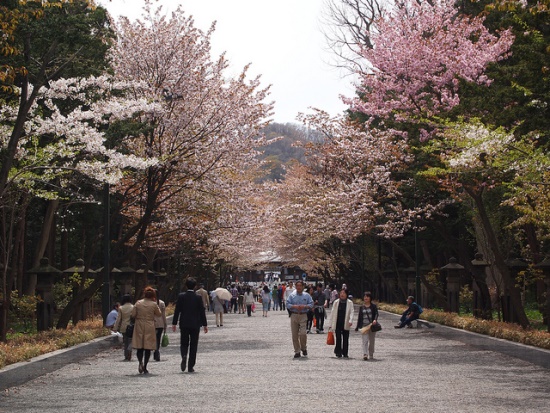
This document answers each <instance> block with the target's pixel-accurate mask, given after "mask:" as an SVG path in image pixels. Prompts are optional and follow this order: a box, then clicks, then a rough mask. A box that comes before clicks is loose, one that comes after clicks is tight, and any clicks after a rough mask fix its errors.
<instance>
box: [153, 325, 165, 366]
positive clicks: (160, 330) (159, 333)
mask: <svg viewBox="0 0 550 413" xmlns="http://www.w3.org/2000/svg"><path fill="white" fill-rule="evenodd" d="M156 333H157V348H156V349H155V353H154V354H153V359H155V360H156V361H160V351H159V350H160V340H161V339H162V333H164V328H163V327H160V328H157V329H156Z"/></svg>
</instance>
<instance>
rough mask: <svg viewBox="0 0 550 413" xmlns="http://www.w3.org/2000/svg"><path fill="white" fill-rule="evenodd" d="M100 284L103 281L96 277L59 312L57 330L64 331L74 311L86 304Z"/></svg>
mask: <svg viewBox="0 0 550 413" xmlns="http://www.w3.org/2000/svg"><path fill="white" fill-rule="evenodd" d="M102 283H103V279H102V278H101V277H96V278H95V279H94V281H93V282H92V283H91V284H90V286H89V287H88V288H86V289H85V290H83V291H81V292H80V293H78V294H76V295H75V296H74V297H73V298H72V299H71V301H69V303H68V304H67V306H66V307H65V308H64V309H63V311H62V312H61V315H60V316H59V320H58V321H57V328H62V329H66V328H67V326H68V325H69V321H71V318H72V316H73V313H74V309H75V308H80V307H81V306H82V305H83V304H84V303H86V302H88V301H89V300H90V299H91V298H92V297H93V295H94V294H95V293H96V292H97V291H98V290H99V289H100V288H101V284H102Z"/></svg>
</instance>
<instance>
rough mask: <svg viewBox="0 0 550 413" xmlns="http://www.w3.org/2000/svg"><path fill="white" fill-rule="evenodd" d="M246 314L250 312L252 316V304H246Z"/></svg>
mask: <svg viewBox="0 0 550 413" xmlns="http://www.w3.org/2000/svg"><path fill="white" fill-rule="evenodd" d="M246 314H248V316H249V317H250V316H252V304H250V305H247V306H246Z"/></svg>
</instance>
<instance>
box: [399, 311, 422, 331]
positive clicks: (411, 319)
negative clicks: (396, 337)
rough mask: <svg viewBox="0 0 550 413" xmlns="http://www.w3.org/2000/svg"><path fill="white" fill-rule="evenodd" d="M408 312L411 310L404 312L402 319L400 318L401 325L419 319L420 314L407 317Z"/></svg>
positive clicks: (403, 325)
mask: <svg viewBox="0 0 550 413" xmlns="http://www.w3.org/2000/svg"><path fill="white" fill-rule="evenodd" d="M408 313H409V310H406V311H405V312H404V313H403V314H401V319H400V320H399V327H405V326H406V325H410V324H411V322H413V321H414V320H417V319H418V316H417V315H416V314H415V315H414V316H413V317H410V318H407V314H408Z"/></svg>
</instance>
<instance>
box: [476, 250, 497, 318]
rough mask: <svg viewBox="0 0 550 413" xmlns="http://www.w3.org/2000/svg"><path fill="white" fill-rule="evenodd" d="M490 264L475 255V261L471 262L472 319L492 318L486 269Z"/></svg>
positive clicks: (480, 255)
mask: <svg viewBox="0 0 550 413" xmlns="http://www.w3.org/2000/svg"><path fill="white" fill-rule="evenodd" d="M490 265H491V264H489V263H488V262H487V261H485V260H484V259H483V254H481V253H479V252H478V253H477V254H476V255H475V259H473V260H472V273H473V274H472V276H473V277H472V278H473V279H474V282H473V291H474V308H473V313H474V317H476V318H482V319H484V320H491V319H492V318H493V315H492V308H491V297H490V296H489V294H488V293H489V288H488V286H487V273H486V269H487V267H489V266H490Z"/></svg>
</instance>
